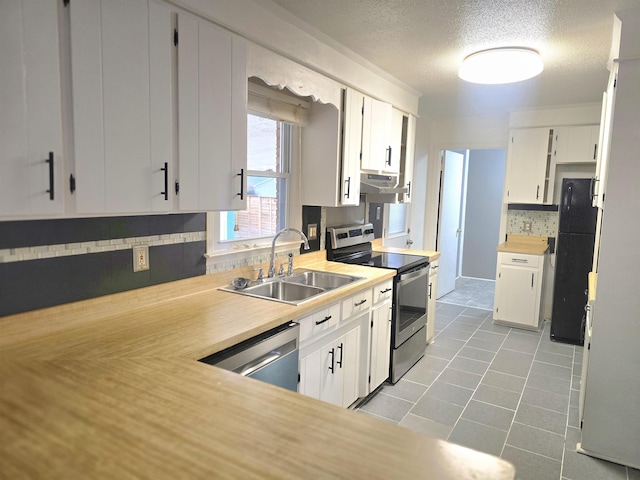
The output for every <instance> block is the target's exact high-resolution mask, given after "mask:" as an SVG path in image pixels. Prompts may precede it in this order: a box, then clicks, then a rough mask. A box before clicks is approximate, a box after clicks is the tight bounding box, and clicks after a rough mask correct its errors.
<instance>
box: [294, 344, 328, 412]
mask: <svg viewBox="0 0 640 480" xmlns="http://www.w3.org/2000/svg"><path fill="white" fill-rule="evenodd" d="M321 372H322V351H321V350H316V351H315V352H313V353H310V354H309V355H305V356H304V357H300V384H299V385H298V393H301V394H302V395H306V396H308V397H312V398H317V399H318V400H319V399H320V386H321V383H322V379H321Z"/></svg>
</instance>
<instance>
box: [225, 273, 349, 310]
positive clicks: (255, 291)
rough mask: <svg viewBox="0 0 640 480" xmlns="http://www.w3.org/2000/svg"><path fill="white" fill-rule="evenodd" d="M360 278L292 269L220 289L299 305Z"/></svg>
mask: <svg viewBox="0 0 640 480" xmlns="http://www.w3.org/2000/svg"><path fill="white" fill-rule="evenodd" d="M361 279H362V277H353V276H350V275H343V274H340V273H331V272H319V271H317V270H294V272H293V275H290V276H284V277H274V278H269V279H265V280H264V282H261V283H256V282H250V284H249V286H247V287H246V288H235V287H234V286H232V285H229V286H226V287H221V288H220V290H224V291H227V292H233V293H239V294H240V295H248V296H250V297H256V298H263V299H266V300H275V301H277V302H282V303H289V304H291V305H300V304H301V303H302V302H305V301H307V300H311V299H312V298H316V297H318V296H320V295H322V294H324V293H327V292H330V291H333V290H336V289H338V288H341V287H344V286H347V285H350V284H351V283H353V282H357V281H358V280H361Z"/></svg>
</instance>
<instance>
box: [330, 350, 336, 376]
mask: <svg viewBox="0 0 640 480" xmlns="http://www.w3.org/2000/svg"><path fill="white" fill-rule="evenodd" d="M329 355H331V366H330V367H329V371H330V372H331V373H334V371H335V369H336V349H335V348H332V349H331V350H330V351H329Z"/></svg>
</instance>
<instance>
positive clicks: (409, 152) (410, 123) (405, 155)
mask: <svg viewBox="0 0 640 480" xmlns="http://www.w3.org/2000/svg"><path fill="white" fill-rule="evenodd" d="M394 112H396V110H394ZM400 122H401V127H400V142H399V148H400V158H399V159H398V162H399V165H400V178H399V182H398V186H400V187H404V188H406V189H407V192H406V193H401V194H398V201H399V202H402V203H410V202H411V197H412V195H413V164H414V161H415V147H416V117H414V116H413V115H407V114H402V113H401V114H400V116H399V118H398V116H394V124H396V123H400ZM392 132H394V135H397V133H398V131H397V128H393V129H392ZM392 145H393V144H392Z"/></svg>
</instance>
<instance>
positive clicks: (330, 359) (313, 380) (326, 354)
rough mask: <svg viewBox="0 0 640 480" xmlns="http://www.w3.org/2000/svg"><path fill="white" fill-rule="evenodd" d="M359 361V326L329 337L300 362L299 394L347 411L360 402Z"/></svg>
mask: <svg viewBox="0 0 640 480" xmlns="http://www.w3.org/2000/svg"><path fill="white" fill-rule="evenodd" d="M338 332H339V331H338ZM359 358H360V325H358V324H356V325H355V326H352V328H350V329H348V330H347V331H346V332H345V333H343V334H337V335H330V336H328V337H327V338H325V339H323V341H322V342H319V344H318V345H317V349H315V350H314V351H312V352H311V353H308V354H305V355H304V356H302V357H301V358H300V386H299V392H300V393H302V394H303V395H307V396H310V397H314V398H317V399H319V400H323V401H325V402H328V403H333V404H334V405H339V406H341V407H348V406H349V405H351V404H352V403H353V402H355V401H356V400H357V398H358V372H359Z"/></svg>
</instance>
